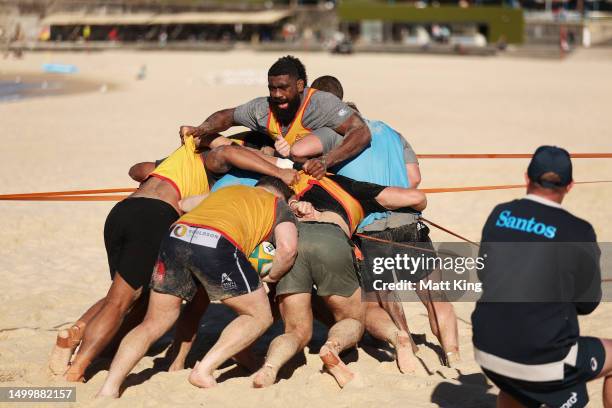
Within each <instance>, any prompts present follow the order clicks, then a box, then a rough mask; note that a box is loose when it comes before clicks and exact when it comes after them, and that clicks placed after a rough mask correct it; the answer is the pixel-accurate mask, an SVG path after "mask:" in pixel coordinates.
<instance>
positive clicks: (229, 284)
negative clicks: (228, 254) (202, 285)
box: [221, 273, 238, 290]
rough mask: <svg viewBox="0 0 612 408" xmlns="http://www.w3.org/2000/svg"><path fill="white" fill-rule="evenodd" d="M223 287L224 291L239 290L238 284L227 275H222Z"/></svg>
mask: <svg viewBox="0 0 612 408" xmlns="http://www.w3.org/2000/svg"><path fill="white" fill-rule="evenodd" d="M221 286H223V290H231V289H236V288H238V286H237V285H236V282H234V281H233V280H232V278H230V277H229V275H228V274H227V273H223V274H222V275H221Z"/></svg>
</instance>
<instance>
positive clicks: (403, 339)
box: [394, 330, 419, 374]
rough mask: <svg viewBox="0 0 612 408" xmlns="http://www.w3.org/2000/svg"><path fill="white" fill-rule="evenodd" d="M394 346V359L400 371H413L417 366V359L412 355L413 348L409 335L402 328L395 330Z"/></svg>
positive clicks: (409, 372) (407, 372)
mask: <svg viewBox="0 0 612 408" xmlns="http://www.w3.org/2000/svg"><path fill="white" fill-rule="evenodd" d="M394 346H395V359H396V362H397V367H398V368H399V370H400V372H402V373H404V374H412V373H414V372H415V371H416V369H417V367H418V364H419V361H418V360H417V358H416V356H415V355H414V351H413V350H414V349H413V345H412V339H411V337H410V335H409V334H408V333H406V332H405V331H404V330H399V331H398V332H397V336H396V340H395V344H394ZM417 350H418V348H417Z"/></svg>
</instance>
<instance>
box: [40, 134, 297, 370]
mask: <svg viewBox="0 0 612 408" xmlns="http://www.w3.org/2000/svg"><path fill="white" fill-rule="evenodd" d="M211 139H213V140H212V141H209V142H207V143H210V147H216V144H215V140H217V139H218V140H219V141H223V138H220V137H214V136H212V137H210V138H209V140H211ZM232 166H237V167H240V168H244V169H248V170H253V171H257V172H261V173H263V174H268V175H274V176H280V177H282V178H283V180H284V181H285V182H286V183H288V184H289V183H292V182H293V180H294V177H295V174H296V173H295V171H294V170H282V169H279V168H277V167H276V166H273V165H272V164H270V163H268V162H266V161H265V160H262V159H261V158H260V157H259V156H258V155H256V154H254V153H253V152H251V151H249V150H247V149H244V148H242V147H240V146H220V147H218V148H217V149H214V150H207V151H206V152H205V153H202V154H201V153H198V152H197V151H196V147H195V141H194V140H193V138H191V137H188V138H186V140H185V143H184V145H183V146H181V147H180V148H178V149H177V150H176V151H175V152H174V153H172V154H171V155H170V156H169V157H168V158H166V159H165V160H164V161H163V162H162V163H161V164H160V165H159V166H158V167H157V168H156V169H155V171H154V172H153V173H151V174H150V177H149V178H148V179H147V180H146V181H145V182H144V183H142V184H141V185H140V187H139V188H138V190H137V191H136V192H134V193H132V194H131V195H130V196H129V197H128V198H127V199H125V200H123V201H121V202H120V203H118V204H117V205H115V207H113V209H112V210H111V212H110V213H109V215H108V217H107V219H106V223H105V226H104V242H105V246H106V252H107V256H108V262H109V267H110V273H111V279H112V284H111V286H110V289H109V291H108V293H107V295H106V296H105V297H104V298H103V299H101V300H99V301H98V302H96V303H95V304H94V306H92V307H91V308H90V309H89V310H88V311H87V312H86V313H85V314H84V315H83V316H81V318H80V319H79V320H78V321H77V322H76V323H75V324H74V325H73V326H72V327H71V328H70V329H69V330H65V331H61V332H60V333H59V334H58V337H57V341H56V346H55V347H54V350H53V352H52V356H51V359H50V363H49V365H50V368H51V370H52V372H54V373H57V374H65V378H66V379H67V380H68V381H83V377H84V373H85V370H86V368H87V367H88V366H89V364H90V363H91V362H92V361H93V360H94V359H95V358H96V357H97V356H98V355H99V354H100V353H101V352H102V351H103V350H104V349H105V348H106V346H108V345H109V343H110V342H111V340H112V339H113V337H115V335H116V334H117V333H118V332H119V330H120V327H121V324H122V322H123V321H124V319H125V317H126V315H127V314H128V312H130V311H132V312H131V313H132V318H133V319H129V324H130V325H131V327H133V326H134V324H136V323H138V321H140V320H142V317H143V315H144V312H145V311H146V301H147V298H146V296H145V297H143V296H141V295H142V293H143V286H144V287H145V289H144V293H145V294H146V293H148V291H147V287H146V286H147V285H148V284H149V281H150V279H151V273H152V271H153V267H154V265H155V260H156V259H157V253H158V251H159V245H160V242H161V240H162V238H163V237H164V235H165V234H166V233H167V231H168V228H169V227H170V225H171V224H172V223H173V222H175V221H176V220H177V219H178V217H179V215H180V214H181V211H180V208H179V200H180V199H182V198H186V197H189V196H193V195H199V194H203V193H207V192H208V191H209V189H210V184H211V179H210V176H211V174H219V173H223V172H227V171H228V170H229V169H230V168H231V167H232ZM139 299H140V300H139ZM129 328H130V327H127V329H129ZM124 330H125V329H124ZM79 345H80V348H79V351H78V353H77V354H76V355H75V357H74V360H73V362H72V364H71V365H70V366H69V367H68V366H67V364H68V362H69V361H70V358H71V356H72V353H73V352H74V350H75V349H76V347H77V346H79Z"/></svg>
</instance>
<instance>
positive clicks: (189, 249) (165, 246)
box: [151, 224, 261, 301]
mask: <svg viewBox="0 0 612 408" xmlns="http://www.w3.org/2000/svg"><path fill="white" fill-rule="evenodd" d="M198 282H199V283H201V284H202V285H203V286H204V289H205V290H206V293H207V294H208V297H209V299H210V300H223V299H227V298H231V297H235V296H240V295H245V294H247V293H251V292H253V291H254V290H256V289H257V288H259V286H260V285H261V283H260V281H259V275H258V274H257V271H255V269H253V266H251V263H250V262H249V260H248V259H247V257H246V256H245V255H244V254H243V253H242V251H240V250H239V249H238V248H236V246H234V244H232V243H231V242H230V241H229V240H228V239H227V238H225V237H224V236H223V235H221V234H220V233H219V232H217V231H213V230H209V229H206V228H199V227H192V226H189V225H185V224H176V225H175V226H174V227H173V228H172V230H171V231H170V234H169V235H167V236H166V238H164V240H163V241H162V244H161V248H160V250H159V257H158V260H157V263H156V264H155V269H154V272H153V276H152V278H151V289H153V290H154V291H156V292H159V293H166V294H169V295H173V296H177V297H180V298H182V299H184V300H187V301H190V300H191V299H193V297H194V295H195V293H196V290H197V284H198Z"/></svg>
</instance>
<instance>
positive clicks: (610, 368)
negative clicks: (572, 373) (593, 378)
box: [597, 339, 612, 408]
mask: <svg viewBox="0 0 612 408" xmlns="http://www.w3.org/2000/svg"><path fill="white" fill-rule="evenodd" d="M600 340H601V342H602V343H603V346H604V349H605V350H606V361H605V363H604V366H603V368H602V369H601V372H600V373H599V375H598V376H597V378H602V377H604V384H603V405H604V407H605V408H612V339H600Z"/></svg>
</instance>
